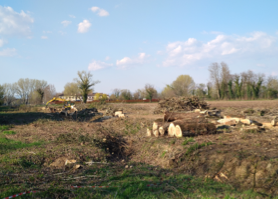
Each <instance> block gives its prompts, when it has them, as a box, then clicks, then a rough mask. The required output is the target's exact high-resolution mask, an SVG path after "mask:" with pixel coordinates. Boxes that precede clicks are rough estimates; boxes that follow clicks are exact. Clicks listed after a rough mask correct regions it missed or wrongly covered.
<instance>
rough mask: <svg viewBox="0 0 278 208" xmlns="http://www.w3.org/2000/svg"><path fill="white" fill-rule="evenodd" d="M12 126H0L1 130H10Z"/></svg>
mask: <svg viewBox="0 0 278 208" xmlns="http://www.w3.org/2000/svg"><path fill="white" fill-rule="evenodd" d="M10 128H11V127H10V126H0V131H5V130H9V129H10Z"/></svg>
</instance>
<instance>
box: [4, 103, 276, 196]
mask: <svg viewBox="0 0 278 208" xmlns="http://www.w3.org/2000/svg"><path fill="white" fill-rule="evenodd" d="M208 103H209V104H211V108H218V109H221V110H222V112H224V113H226V114H231V113H233V114H235V113H236V114H240V113H241V112H242V111H243V110H245V109H247V108H248V109H250V108H252V109H254V110H256V109H261V110H262V111H263V112H264V115H260V117H261V118H262V119H266V118H267V116H274V115H278V113H277V112H278V108H277V106H278V101H211V102H208ZM109 106H112V107H119V108H123V110H124V112H125V113H126V115H127V116H128V117H125V118H112V119H108V120H105V121H102V122H94V121H95V120H96V119H98V118H99V117H101V116H95V117H91V118H85V117H84V118H81V119H77V120H76V119H68V118H65V117H61V116H58V115H55V114H50V113H49V112H45V111H42V110H41V108H40V107H33V108H24V107H21V108H19V109H9V108H7V107H0V174H1V177H0V178H1V179H0V197H1V198H4V197H8V196H10V195H13V194H17V193H20V192H24V191H38V192H37V193H33V194H26V195H22V196H18V197H17V198H278V180H277V179H278V154H277V147H278V129H277V128H273V129H266V130H265V131H262V132H254V131H250V132H247V131H240V128H241V127H238V126H235V127H234V128H232V129H229V130H227V129H224V130H221V131H218V132H217V134H214V135H203V136H195V137H183V138H170V137H167V136H165V137H158V138H155V137H151V138H148V137H146V128H147V127H151V126H152V123H153V120H154V119H157V118H162V116H163V115H162V114H155V115H154V114H153V110H154V109H155V107H156V106H157V103H150V104H149V103H147V104H145V103H144V104H106V105H103V106H96V107H97V108H98V111H99V112H103V113H104V112H105V111H104V108H107V107H109ZM276 109H277V111H276ZM249 116H258V115H256V112H255V111H254V113H253V112H252V113H251V112H250V115H249ZM75 186H83V187H81V188H75ZM92 186H106V187H92Z"/></svg>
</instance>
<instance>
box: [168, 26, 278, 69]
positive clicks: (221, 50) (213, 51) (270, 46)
mask: <svg viewBox="0 0 278 208" xmlns="http://www.w3.org/2000/svg"><path fill="white" fill-rule="evenodd" d="M275 41H276V38H275V37H273V36H270V35H267V34H266V33H263V32H254V33H252V34H251V35H250V36H248V37H245V36H237V35H223V34H222V35H217V36H216V37H215V38H214V39H213V40H211V41H208V42H206V43H204V42H202V41H199V40H197V39H195V38H189V39H188V40H187V41H185V42H181V41H177V42H172V43H169V44H168V45H167V47H166V50H165V53H166V54H167V57H166V59H165V61H164V62H163V66H165V67H168V66H179V67H183V66H185V65H189V64H192V63H194V62H197V61H201V60H209V61H215V60H217V59H224V58H227V57H229V58H235V59H238V58H243V57H245V58H246V57H252V58H254V57H256V56H259V55H269V54H272V53H273V52H275V51H278V50H277V47H276V46H275Z"/></svg>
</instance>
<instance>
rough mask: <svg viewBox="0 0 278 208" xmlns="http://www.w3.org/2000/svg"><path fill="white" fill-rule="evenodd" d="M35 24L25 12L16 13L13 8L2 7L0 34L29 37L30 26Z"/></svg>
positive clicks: (0, 11)
mask: <svg viewBox="0 0 278 208" xmlns="http://www.w3.org/2000/svg"><path fill="white" fill-rule="evenodd" d="M33 22H34V19H33V18H31V17H30V16H29V15H28V14H26V13H25V12H24V11H21V12H20V13H17V12H15V11H14V10H13V9H12V8H11V7H2V6H0V34H2V35H16V36H28V35H29V34H30V33H31V29H30V25H31V24H32V23H33Z"/></svg>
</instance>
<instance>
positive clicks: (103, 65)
mask: <svg viewBox="0 0 278 208" xmlns="http://www.w3.org/2000/svg"><path fill="white" fill-rule="evenodd" d="M111 66H113V64H108V63H105V62H101V61H96V60H93V61H92V62H91V63H90V64H89V66H88V70H90V71H96V70H100V69H105V68H109V67H111Z"/></svg>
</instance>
